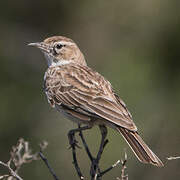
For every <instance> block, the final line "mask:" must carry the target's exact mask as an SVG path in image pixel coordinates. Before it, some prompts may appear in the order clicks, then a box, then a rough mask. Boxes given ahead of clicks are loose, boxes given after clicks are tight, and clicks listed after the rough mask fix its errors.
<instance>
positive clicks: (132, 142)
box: [117, 127, 164, 167]
mask: <svg viewBox="0 0 180 180" xmlns="http://www.w3.org/2000/svg"><path fill="white" fill-rule="evenodd" d="M117 130H118V131H119V132H120V133H121V134H122V136H123V137H124V139H125V140H126V141H127V143H128V144H129V146H130V147H131V149H132V150H133V152H134V154H135V155H136V157H137V158H138V159H139V161H141V162H142V163H146V164H147V163H150V164H153V165H155V166H158V167H162V166H164V165H163V163H162V162H161V160H160V159H159V158H158V157H157V156H156V155H155V154H154V153H153V152H152V151H151V150H150V148H149V147H148V146H147V145H146V144H145V142H144V141H143V140H142V138H141V137H140V136H139V135H138V133H137V132H133V131H129V130H127V129H124V128H121V127H118V129H117Z"/></svg>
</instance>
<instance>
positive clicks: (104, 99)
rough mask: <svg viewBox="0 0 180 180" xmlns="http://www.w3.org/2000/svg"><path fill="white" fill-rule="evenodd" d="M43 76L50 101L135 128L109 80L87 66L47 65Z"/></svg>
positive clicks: (128, 127)
mask: <svg viewBox="0 0 180 180" xmlns="http://www.w3.org/2000/svg"><path fill="white" fill-rule="evenodd" d="M45 79H46V80H45V88H46V94H47V96H48V99H49V101H50V102H51V101H52V104H55V105H64V106H65V107H69V108H70V109H72V110H73V111H75V112H76V113H82V114H85V113H86V114H87V116H98V117H101V118H104V119H106V120H108V121H110V122H112V123H114V124H116V125H118V126H121V127H124V128H127V129H129V130H132V131H136V130H137V128H136V126H135V124H134V122H133V120H132V118H131V115H130V113H129V111H128V110H127V108H126V106H125V104H124V103H123V101H122V100H121V99H120V98H119V97H118V96H117V95H115V94H114V92H113V90H112V87H111V84H110V83H109V81H107V80H105V79H104V78H103V76H101V75H100V74H99V73H97V72H95V71H93V70H92V69H90V68H89V67H87V66H80V65H77V64H76V65H73V64H72V65H64V66H63V67H54V68H49V70H48V71H47V73H46V78H45ZM81 111H82V112H81Z"/></svg>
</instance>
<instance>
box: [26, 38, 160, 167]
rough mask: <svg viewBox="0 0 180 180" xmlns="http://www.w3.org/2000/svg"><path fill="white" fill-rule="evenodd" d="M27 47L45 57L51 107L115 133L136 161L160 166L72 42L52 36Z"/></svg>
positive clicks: (124, 109)
mask: <svg viewBox="0 0 180 180" xmlns="http://www.w3.org/2000/svg"><path fill="white" fill-rule="evenodd" d="M29 45H30V46H35V47H37V48H39V49H40V50H41V51H42V52H43V53H44V55H45V57H46V60H47V63H48V69H47V71H46V73H45V76H44V89H45V93H46V95H47V99H48V102H49V103H50V105H51V106H52V107H53V108H56V109H57V110H58V111H60V112H62V113H63V114H65V115H66V116H67V117H68V118H70V119H71V120H73V121H75V122H76V123H78V124H86V125H88V126H89V127H90V128H91V127H92V126H94V125H104V126H109V127H111V128H113V129H115V130H117V131H118V132H119V133H120V134H121V135H122V136H123V137H124V139H125V140H126V142H127V143H128V144H129V146H130V147H131V149H132V150H133V152H134V154H135V155H136V157H137V158H138V159H139V161H141V162H143V163H150V164H153V165H155V166H158V167H161V166H163V163H162V162H161V160H160V159H159V158H158V157H157V156H156V155H155V154H154V153H153V152H152V151H151V150H150V148H149V147H148V146H147V145H146V144H145V143H144V141H143V140H142V138H141V137H140V136H139V134H138V132H137V127H136V125H135V124H134V122H133V120H132V116H131V114H130V112H129V111H128V109H127V107H126V105H125V103H124V102H123V101H122V100H121V99H120V98H119V96H118V95H117V94H116V93H115V92H114V90H113V88H112V86H111V84H110V82H109V81H107V80H106V79H105V78H104V77H103V76H102V75H100V74H99V73H97V72H95V71H93V70H92V69H91V68H89V67H88V66H87V64H86V61H85V58H84V55H83V54H82V52H81V51H80V49H79V48H78V46H77V45H76V43H75V42H74V41H73V40H71V39H69V38H66V37H63V36H53V37H50V38H47V39H45V40H44V41H43V42H39V43H30V44H29Z"/></svg>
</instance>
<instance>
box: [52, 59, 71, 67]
mask: <svg viewBox="0 0 180 180" xmlns="http://www.w3.org/2000/svg"><path fill="white" fill-rule="evenodd" d="M70 63H71V61H70V60H60V61H58V62H57V63H55V62H52V63H51V65H50V66H51V67H55V66H63V65H66V64H70Z"/></svg>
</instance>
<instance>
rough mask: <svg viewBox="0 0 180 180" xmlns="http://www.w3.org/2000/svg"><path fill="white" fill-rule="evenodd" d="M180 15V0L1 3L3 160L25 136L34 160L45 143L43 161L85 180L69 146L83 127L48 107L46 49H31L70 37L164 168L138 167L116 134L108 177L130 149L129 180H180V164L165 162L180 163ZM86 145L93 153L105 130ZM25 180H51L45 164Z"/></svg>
mask: <svg viewBox="0 0 180 180" xmlns="http://www.w3.org/2000/svg"><path fill="white" fill-rule="evenodd" d="M179 7H180V2H179V1H178V0H171V1H169V0H151V1H147V0H146V1H145V0H136V1H131V0H111V1H109V0H96V1H91V0H86V1H84V0H76V1H73V0H71V1H70V0H51V1H50V0H39V1H33V0H32V1H28V0H18V1H10V0H6V1H1V5H0V35H1V36H0V37H1V38H0V61H1V63H0V81H1V86H0V160H3V161H7V160H8V159H9V151H10V150H11V147H12V145H15V144H16V142H17V140H18V139H19V138H20V137H23V138H24V139H25V140H27V141H29V142H30V144H31V147H32V148H33V150H34V151H36V150H38V144H39V143H40V142H41V141H42V140H46V141H48V142H49V146H48V149H47V150H46V152H45V154H46V156H47V158H48V160H49V162H50V163H51V165H52V167H53V168H54V169H55V171H56V173H57V175H58V176H59V178H60V179H78V177H77V175H76V173H75V170H74V167H73V165H72V156H71V150H68V146H69V145H68V139H67V132H68V131H69V130H70V129H72V128H75V127H76V124H73V123H72V122H71V121H69V120H67V119H64V118H63V117H62V116H61V115H60V114H59V113H58V112H56V111H55V110H54V109H51V107H50V106H49V105H48V103H47V100H46V97H45V95H44V93H43V91H42V85H43V76H44V72H45V71H46V69H47V65H46V61H45V59H44V57H43V55H42V54H41V53H40V52H39V50H37V49H35V48H31V47H28V46H27V44H28V43H30V42H38V41H42V40H43V39H45V38H47V37H49V36H53V35H64V36H67V37H69V38H72V39H73V40H74V41H75V42H77V44H78V45H79V47H80V49H81V50H82V52H83V53H84V54H85V57H86V60H87V61H88V65H89V66H90V67H92V68H93V69H95V70H96V71H98V72H100V73H101V74H102V75H104V76H105V77H106V78H107V79H108V80H109V81H110V82H111V83H112V85H113V87H114V89H115V90H116V92H117V93H118V94H119V95H120V97H121V98H122V99H123V100H124V101H125V102H126V104H127V106H128V108H129V110H130V111H131V113H132V115H133V117H134V121H135V122H136V125H137V126H138V128H139V133H140V134H141V135H142V137H143V139H144V140H145V142H147V144H149V145H150V147H151V149H152V150H153V151H154V152H155V153H156V154H157V155H158V156H159V157H160V158H161V159H162V160H163V161H164V163H165V167H164V168H156V167H152V166H150V165H143V164H141V163H139V162H138V161H137V159H136V158H135V156H134V155H133V154H132V152H131V151H130V150H129V147H128V146H127V144H126V143H125V142H124V140H123V139H122V137H121V136H120V135H119V134H118V133H117V132H115V131H112V130H110V129H109V134H108V139H109V141H110V142H109V144H108V145H107V147H106V149H105V151H104V154H103V156H102V159H101V167H102V169H105V168H107V167H109V166H110V165H112V164H113V163H114V162H115V161H117V160H118V159H121V158H124V150H125V149H126V151H127V153H128V163H127V167H128V168H127V172H128V175H129V179H130V180H132V179H134V180H135V179H146V180H150V179H158V180H161V179H163V180H166V179H170V178H171V179H177V178H178V177H180V171H179V169H180V160H174V161H169V162H167V160H166V157H168V156H178V155H180V131H179V126H180V110H179V109H180V83H179V82H180V70H179V66H180V50H179V47H180V11H179ZM85 137H86V139H87V142H88V144H89V146H90V147H91V149H92V151H93V152H94V153H95V152H96V151H97V146H98V144H99V140H100V133H99V130H98V128H93V130H92V131H89V132H86V133H85ZM97 138H98V139H97ZM79 142H80V141H79ZM80 145H81V144H80ZM81 146H82V145H81ZM78 157H79V162H80V165H81V167H82V171H83V172H84V174H85V176H86V177H89V174H88V173H89V165H90V164H89V160H88V158H87V155H86V154H85V153H84V150H83V149H78ZM3 171H4V170H3V169H0V172H3ZM120 173H121V172H120V167H117V168H115V169H113V170H112V171H111V172H109V173H108V174H107V175H105V176H104V178H103V179H104V180H109V179H116V177H118V176H120ZM20 175H21V176H22V177H23V178H24V179H25V180H30V179H52V177H51V175H50V174H49V172H48V170H47V168H46V167H45V165H44V163H43V162H42V161H36V162H32V163H31V164H27V165H24V166H23V167H22V169H21V171H20Z"/></svg>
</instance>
